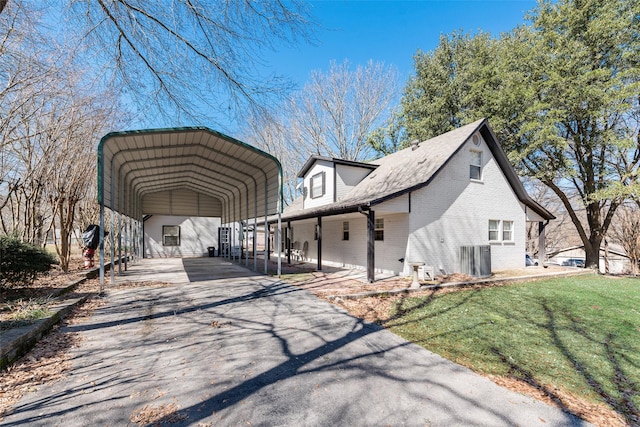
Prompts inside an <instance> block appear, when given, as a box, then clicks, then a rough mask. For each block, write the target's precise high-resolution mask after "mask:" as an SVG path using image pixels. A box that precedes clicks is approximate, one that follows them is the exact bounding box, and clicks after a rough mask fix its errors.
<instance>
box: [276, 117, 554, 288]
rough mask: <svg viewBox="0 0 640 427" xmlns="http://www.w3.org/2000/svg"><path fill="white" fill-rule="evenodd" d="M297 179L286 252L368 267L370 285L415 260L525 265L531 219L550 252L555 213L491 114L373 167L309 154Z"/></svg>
mask: <svg viewBox="0 0 640 427" xmlns="http://www.w3.org/2000/svg"><path fill="white" fill-rule="evenodd" d="M298 177H299V178H300V179H301V188H302V193H303V194H302V196H301V197H300V198H298V199H297V200H296V201H295V202H294V203H292V205H290V206H288V207H287V208H286V209H285V210H284V212H283V214H282V223H281V224H282V225H281V227H282V235H283V236H284V240H283V249H284V253H287V254H288V256H289V257H294V258H295V257H296V256H298V257H302V258H304V259H305V260H307V261H313V262H317V263H318V269H322V266H323V265H327V266H338V267H349V268H363V269H366V270H367V276H368V279H369V280H370V281H373V280H374V278H375V274H376V273H387V274H394V275H403V276H405V275H410V274H411V273H412V272H413V265H414V264H416V265H417V264H424V267H423V271H424V272H427V273H428V274H429V275H434V274H435V275H437V274H448V273H455V272H461V273H466V274H472V275H475V276H483V275H487V274H490V273H491V271H492V270H494V271H495V270H504V269H510V268H520V267H524V266H525V244H526V234H525V228H526V223H527V221H533V222H537V223H538V224H539V230H540V233H539V234H540V240H541V244H540V247H542V248H544V225H545V224H546V223H547V222H548V221H549V220H551V219H553V218H554V216H553V215H552V214H551V213H550V212H548V211H547V210H546V209H545V208H543V207H542V206H540V205H539V204H538V203H536V202H535V201H534V200H532V199H531V198H530V197H529V196H528V195H527V193H526V191H525V189H524V187H523V185H522V183H521V182H520V179H519V178H518V176H517V175H516V173H515V171H514V169H513V167H512V166H511V164H510V163H509V161H508V159H507V157H506V155H505V153H504V151H503V150H502V149H501V147H500V145H499V143H498V141H497V139H496V136H495V134H494V133H493V131H492V130H491V127H490V126H489V123H488V121H487V120H486V119H483V120H478V121H476V122H474V123H471V124H468V125H466V126H463V127H460V128H458V129H455V130H452V131H450V132H447V133H445V134H443V135H440V136H437V137H435V138H432V139H429V140H427V141H422V142H417V141H416V142H414V143H413V144H412V145H411V146H410V147H408V148H406V149H404V150H401V151H398V152H396V153H393V154H390V155H388V156H385V157H382V158H380V159H378V160H375V161H372V162H368V163H364V162H354V161H346V160H342V159H335V158H329V157H323V156H312V157H311V158H309V160H308V161H307V162H306V164H305V165H304V167H303V168H302V170H301V171H300V173H299V175H298ZM271 226H272V227H273V226H274V222H271ZM276 228H277V226H276ZM542 256H544V255H542Z"/></svg>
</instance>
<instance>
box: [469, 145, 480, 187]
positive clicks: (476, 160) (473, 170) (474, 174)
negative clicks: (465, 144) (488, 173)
mask: <svg viewBox="0 0 640 427" xmlns="http://www.w3.org/2000/svg"><path fill="white" fill-rule="evenodd" d="M469 178H471V179H477V180H480V179H482V152H481V151H475V150H471V163H470V165H469Z"/></svg>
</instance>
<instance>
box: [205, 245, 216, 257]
mask: <svg viewBox="0 0 640 427" xmlns="http://www.w3.org/2000/svg"><path fill="white" fill-rule="evenodd" d="M207 251H209V258H212V257H214V256H216V248H215V247H213V246H209V247H208V248H207Z"/></svg>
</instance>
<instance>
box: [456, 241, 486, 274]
mask: <svg viewBox="0 0 640 427" xmlns="http://www.w3.org/2000/svg"><path fill="white" fill-rule="evenodd" d="M459 266H460V273H463V274H467V275H469V276H474V277H482V276H490V275H491V246H489V245H482V246H460V255H459Z"/></svg>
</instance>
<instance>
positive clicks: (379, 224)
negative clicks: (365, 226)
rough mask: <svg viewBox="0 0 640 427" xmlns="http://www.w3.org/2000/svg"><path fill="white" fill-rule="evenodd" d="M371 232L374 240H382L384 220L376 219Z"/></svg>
mask: <svg viewBox="0 0 640 427" xmlns="http://www.w3.org/2000/svg"><path fill="white" fill-rule="evenodd" d="M373 231H374V233H375V240H384V218H376V222H375V224H374V227H373Z"/></svg>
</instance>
